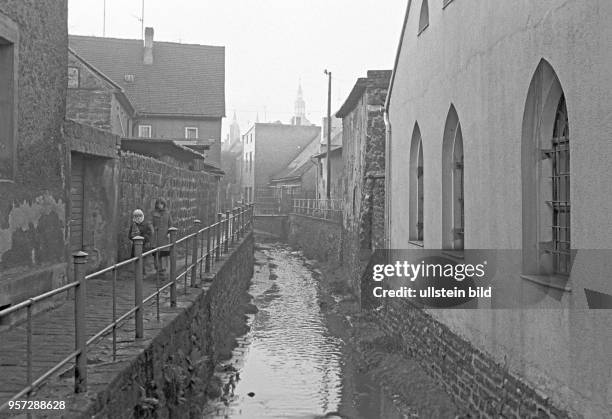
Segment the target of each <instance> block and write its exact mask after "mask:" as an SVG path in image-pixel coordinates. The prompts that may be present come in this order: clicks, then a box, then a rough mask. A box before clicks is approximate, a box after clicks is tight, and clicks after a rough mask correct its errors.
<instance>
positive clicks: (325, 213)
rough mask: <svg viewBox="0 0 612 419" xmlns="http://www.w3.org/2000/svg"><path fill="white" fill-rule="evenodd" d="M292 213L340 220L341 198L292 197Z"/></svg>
mask: <svg viewBox="0 0 612 419" xmlns="http://www.w3.org/2000/svg"><path fill="white" fill-rule="evenodd" d="M293 213H294V214H301V215H309V216H311V217H317V218H323V219H325V220H332V221H337V222H342V200H341V199H294V200H293Z"/></svg>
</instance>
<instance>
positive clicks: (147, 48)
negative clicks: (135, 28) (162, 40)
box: [142, 28, 153, 65]
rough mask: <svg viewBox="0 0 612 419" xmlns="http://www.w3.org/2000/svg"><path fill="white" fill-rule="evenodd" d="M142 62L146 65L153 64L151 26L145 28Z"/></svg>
mask: <svg viewBox="0 0 612 419" xmlns="http://www.w3.org/2000/svg"><path fill="white" fill-rule="evenodd" d="M142 62H143V63H144V64H146V65H151V64H153V28H145V39H144V57H143V60H142Z"/></svg>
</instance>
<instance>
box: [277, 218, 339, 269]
mask: <svg viewBox="0 0 612 419" xmlns="http://www.w3.org/2000/svg"><path fill="white" fill-rule="evenodd" d="M289 244H291V245H292V246H294V247H297V248H300V249H302V250H303V251H304V255H306V257H308V258H311V259H312V258H314V259H317V260H320V261H322V262H331V263H336V264H338V263H342V251H341V244H342V225H341V224H340V223H337V222H335V221H330V220H324V219H322V218H316V217H310V216H308V215H299V214H290V215H289Z"/></svg>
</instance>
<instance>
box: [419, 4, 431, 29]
mask: <svg viewBox="0 0 612 419" xmlns="http://www.w3.org/2000/svg"><path fill="white" fill-rule="evenodd" d="M428 26H429V4H428V3H427V0H423V3H421V17H420V18H419V33H418V34H419V35H420V34H421V33H422V32H423V31H424V30H425V29H427V27H428Z"/></svg>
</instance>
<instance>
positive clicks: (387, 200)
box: [384, 108, 392, 249]
mask: <svg viewBox="0 0 612 419" xmlns="http://www.w3.org/2000/svg"><path fill="white" fill-rule="evenodd" d="M384 119H385V248H387V249H390V248H391V187H392V183H391V121H390V120H389V111H388V109H386V108H385V111H384Z"/></svg>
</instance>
